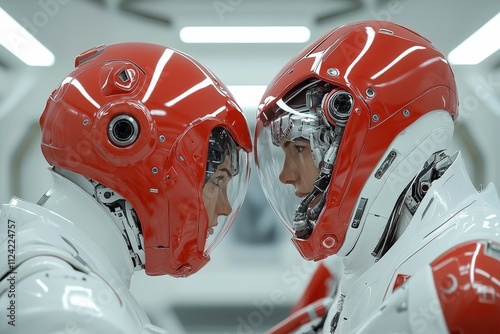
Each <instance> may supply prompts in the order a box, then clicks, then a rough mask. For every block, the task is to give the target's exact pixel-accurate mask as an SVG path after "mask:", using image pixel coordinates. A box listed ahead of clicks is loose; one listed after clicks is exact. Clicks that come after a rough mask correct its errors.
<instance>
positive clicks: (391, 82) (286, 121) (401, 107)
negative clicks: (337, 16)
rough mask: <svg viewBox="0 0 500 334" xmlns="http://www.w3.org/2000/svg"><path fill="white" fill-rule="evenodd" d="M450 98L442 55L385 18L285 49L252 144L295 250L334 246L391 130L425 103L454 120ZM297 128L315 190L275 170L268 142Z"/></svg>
mask: <svg viewBox="0 0 500 334" xmlns="http://www.w3.org/2000/svg"><path fill="white" fill-rule="evenodd" d="M457 107H458V102H457V96H456V85H455V79H454V75H453V73H452V70H451V67H450V65H449V64H448V62H447V60H446V59H445V57H444V56H443V55H442V54H441V53H440V52H439V51H437V50H436V49H435V48H434V46H433V45H432V44H431V42H429V41H428V40H427V39H425V38H423V37H422V36H420V35H419V34H417V33H415V32H413V31H411V30H409V29H407V28H405V27H402V26H400V25H397V24H394V23H391V22H385V21H365V22H357V23H353V24H348V25H345V26H342V27H339V28H337V29H334V30H333V31H331V32H329V33H328V34H326V35H325V36H323V37H322V38H320V39H318V40H317V41H315V42H314V43H312V44H311V45H310V46H309V47H307V48H306V49H305V50H303V51H302V52H301V53H300V54H299V55H297V56H296V57H295V58H293V59H292V60H291V61H290V62H289V63H288V64H287V65H286V66H285V67H284V68H283V69H282V70H281V72H280V73H279V74H278V75H277V76H276V77H275V79H274V80H273V81H272V82H271V84H269V86H268V89H267V91H266V92H265V93H264V96H263V98H262V101H261V104H260V105H259V109H258V112H257V125H256V130H255V143H254V144H255V148H256V150H255V160H256V165H257V167H258V172H259V177H260V179H261V183H262V185H263V188H264V193H265V194H266V196H267V198H268V200H269V201H270V203H271V206H273V208H274V210H275V211H276V213H277V214H278V216H279V218H280V220H281V221H282V222H283V223H284V224H285V226H287V227H288V228H289V230H290V231H291V232H292V233H293V238H292V241H293V242H294V244H295V246H296V247H297V248H298V250H299V252H300V253H301V254H302V256H303V257H304V258H306V259H309V260H320V259H322V258H325V257H326V256H329V255H332V254H336V253H338V252H339V250H340V248H341V247H342V245H343V243H344V241H345V239H346V233H347V231H348V229H349V228H352V229H356V228H358V223H359V222H358V221H357V218H359V217H356V214H355V212H356V208H360V207H362V206H363V205H365V204H366V203H362V202H361V203H360V193H361V191H362V189H363V187H364V185H365V184H366V183H367V181H368V179H369V178H372V177H373V178H378V177H379V176H380V175H379V174H377V175H376V170H377V169H376V168H377V166H380V164H381V163H382V161H384V158H386V151H387V149H388V147H389V146H390V145H391V143H392V142H393V141H394V140H395V138H396V136H397V135H398V134H400V133H402V131H403V130H404V129H406V128H407V127H408V126H409V125H411V124H412V123H414V122H415V121H416V120H417V119H419V118H420V117H421V116H423V115H425V114H427V113H430V112H432V111H436V110H444V111H445V112H444V114H445V115H446V117H448V119H450V118H452V119H453V120H454V119H456V117H457V115H458V112H457ZM450 116H451V117H450ZM450 122H451V121H450ZM301 138H302V139H303V140H306V141H309V142H310V144H311V156H312V158H313V160H314V161H315V163H316V168H317V169H318V170H319V176H318V177H317V179H316V183H315V185H314V192H315V193H314V194H313V191H311V193H309V194H307V196H305V194H299V195H302V196H303V199H300V198H298V197H297V195H294V189H293V188H294V187H290V185H289V184H283V183H282V182H280V181H279V180H278V179H279V177H278V175H279V174H280V171H281V170H282V168H283V160H279V159H278V158H277V156H278V155H280V154H281V155H283V152H282V150H281V153H279V152H280V149H279V148H276V147H277V146H279V145H280V143H282V142H283V141H293V140H296V139H301ZM281 159H283V158H281ZM389 162H390V161H389ZM313 167H314V166H313ZM287 189H288V190H287ZM290 190H291V191H290ZM295 191H296V192H297V190H296V189H295ZM359 229H361V228H359Z"/></svg>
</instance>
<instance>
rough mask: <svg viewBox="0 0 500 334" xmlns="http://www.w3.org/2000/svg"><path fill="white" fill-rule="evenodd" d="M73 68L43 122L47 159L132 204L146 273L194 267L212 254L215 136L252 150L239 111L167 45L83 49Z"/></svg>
mask: <svg viewBox="0 0 500 334" xmlns="http://www.w3.org/2000/svg"><path fill="white" fill-rule="evenodd" d="M75 65H76V68H75V70H74V71H73V72H72V73H70V74H69V75H68V76H67V77H66V78H65V79H64V80H63V81H62V83H61V84H60V86H59V87H58V88H57V89H55V90H54V92H53V93H52V94H51V96H50V97H49V99H48V101H47V105H46V108H45V110H44V112H43V114H42V116H41V118H40V125H41V129H42V152H43V155H44V156H45V158H46V159H47V161H48V163H49V164H51V165H53V166H58V167H61V168H64V169H67V170H70V171H73V172H76V173H79V174H81V175H84V176H86V177H87V178H90V179H93V180H95V181H97V182H99V183H102V184H104V185H105V186H107V187H109V188H111V189H113V190H114V191H116V192H118V193H119V194H120V195H122V196H123V197H124V198H125V199H126V200H127V201H128V202H129V203H130V204H131V205H132V207H133V208H134V209H135V211H136V213H137V215H138V218H139V220H140V223H141V228H142V232H143V236H144V244H145V258H146V260H145V269H146V273H147V274H149V275H162V274H169V275H172V276H187V275H190V274H192V273H194V272H196V271H197V270H199V269H200V268H201V267H202V266H203V265H204V264H205V263H206V262H207V261H208V259H209V257H208V256H207V255H206V254H204V252H203V250H204V244H205V240H206V231H207V228H208V217H207V213H206V210H205V209H204V204H203V201H202V197H201V190H202V187H203V185H204V180H205V170H206V163H207V151H208V140H209V135H210V132H211V131H212V129H213V128H215V127H218V126H222V127H224V128H225V129H227V131H228V132H229V133H230V135H231V136H232V138H233V139H234V141H235V142H236V145H238V146H239V147H241V148H242V149H243V150H245V151H246V152H250V151H251V149H252V143H251V139H250V133H249V127H248V124H247V122H246V120H245V117H244V115H243V113H242V111H241V109H240V108H239V107H238V106H237V104H236V102H235V100H234V98H233V96H232V95H231V94H230V93H229V92H228V89H227V88H226V87H225V86H224V85H223V84H222V83H221V82H220V81H219V80H218V79H217V78H216V77H215V76H214V75H213V74H212V73H211V72H210V71H209V70H208V69H207V68H205V67H204V66H203V65H202V64H200V63H199V62H198V61H196V60H195V59H193V58H192V57H190V56H188V55H186V54H184V53H182V52H179V51H177V50H174V49H171V48H168V47H164V46H160V45H156V44H150V43H120V44H114V45H108V46H99V47H96V48H93V49H90V50H88V51H86V52H84V53H82V54H81V55H79V56H78V57H77V58H76V61H75ZM127 117H131V118H132V119H133V120H132V121H131V122H129V123H126V124H125V125H128V126H129V128H127V126H125V128H123V129H122V130H123V131H124V132H123V133H120V131H121V130H120V129H121V128H120V127H114V128H116V129H118V130H117V131H116V133H115V132H113V131H111V130H109V129H110V128H111V126H110V124H111V123H113V124H114V123H116V122H120V121H122V120H123V119H124V118H127ZM129 120H130V119H129ZM130 124H133V125H134V127H135V130H133V131H132V132H134V131H135V134H132V135H131V132H130Z"/></svg>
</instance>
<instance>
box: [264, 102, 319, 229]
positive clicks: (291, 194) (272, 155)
mask: <svg viewBox="0 0 500 334" xmlns="http://www.w3.org/2000/svg"><path fill="white" fill-rule="evenodd" d="M277 106H278V107H279V108H280V109H279V114H280V116H279V117H277V118H276V119H274V120H272V121H270V122H266V124H264V123H263V122H262V121H261V120H260V119H258V120H257V124H256V127H257V130H256V138H255V139H256V141H255V142H256V147H255V150H256V153H255V154H256V157H257V172H258V175H259V179H260V181H261V184H262V188H263V191H264V194H265V196H266V197H267V199H268V201H269V203H270V205H271V207H272V208H273V210H274V211H275V213H276V214H277V216H278V217H279V219H280V221H281V222H282V223H283V224H284V225H285V227H286V228H287V229H288V230H289V231H290V232H291V233H294V230H295V226H294V220H295V218H296V217H295V216H296V210H297V208H298V207H299V205H300V204H301V202H302V201H303V200H304V198H305V197H306V195H308V194H309V193H310V192H311V191H312V189H313V186H314V181H315V180H316V178H317V176H318V174H319V168H318V162H317V160H318V159H321V158H320V157H321V152H320V151H319V149H318V150H317V151H318V152H317V153H318V154H314V150H315V148H314V147H311V138H314V137H315V136H317V135H318V134H319V133H322V132H324V130H325V126H324V125H322V122H321V120H320V119H319V118H318V117H317V116H316V114H315V113H312V112H309V111H308V110H307V109H304V108H293V107H291V106H288V105H286V104H285V103H284V102H283V101H282V100H279V101H278V102H277ZM313 142H314V141H313Z"/></svg>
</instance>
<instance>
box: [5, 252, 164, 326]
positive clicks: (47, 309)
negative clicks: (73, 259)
mask: <svg viewBox="0 0 500 334" xmlns="http://www.w3.org/2000/svg"><path fill="white" fill-rule="evenodd" d="M0 307H1V309H2V310H6V309H7V310H9V307H10V310H9V312H8V313H9V314H8V315H11V318H10V320H9V321H2V322H0V332H1V333H5V334H7V333H79V334H84V333H89V334H90V333H123V334H125V333H127V334H128V333H131V334H132V333H133V334H138V333H141V334H142V333H156V334H160V333H166V332H165V331H164V330H162V329H159V328H156V327H155V326H152V325H151V324H144V323H143V322H142V321H141V320H140V318H139V317H138V316H137V314H135V313H134V310H133V309H132V308H131V307H130V306H129V305H128V303H126V300H123V299H122V298H120V296H119V295H118V294H117V292H116V291H115V290H113V289H112V288H111V287H110V286H109V285H108V284H107V283H106V282H105V281H104V280H103V279H101V278H100V277H99V276H97V275H95V274H94V273H83V272H80V271H77V270H74V269H73V268H72V267H71V266H70V265H69V264H68V263H66V262H65V261H62V260H60V259H57V258H55V257H52V256H40V257H35V258H32V259H29V260H27V261H26V262H24V263H23V264H21V265H20V266H19V267H18V268H16V269H15V271H12V272H10V273H8V274H7V275H6V276H5V277H4V278H3V279H2V281H1V283H0Z"/></svg>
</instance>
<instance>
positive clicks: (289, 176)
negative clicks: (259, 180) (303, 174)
mask: <svg viewBox="0 0 500 334" xmlns="http://www.w3.org/2000/svg"><path fill="white" fill-rule="evenodd" d="M295 174H296V173H294V171H293V169H292V168H291V167H290V163H289V161H288V159H286V158H285V162H284V163H283V168H282V169H281V173H280V175H279V180H280V182H281V183H284V184H295V183H296V181H297V180H296V175H295Z"/></svg>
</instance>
